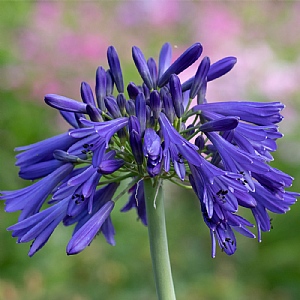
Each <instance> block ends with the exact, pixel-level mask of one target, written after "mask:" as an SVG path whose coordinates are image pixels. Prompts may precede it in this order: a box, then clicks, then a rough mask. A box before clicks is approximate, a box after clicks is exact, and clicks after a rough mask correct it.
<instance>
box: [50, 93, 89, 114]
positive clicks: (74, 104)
mask: <svg viewBox="0 0 300 300" xmlns="http://www.w3.org/2000/svg"><path fill="white" fill-rule="evenodd" d="M45 102H46V103H47V104H48V105H49V106H52V107H54V108H56V109H59V110H64V111H72V112H79V113H86V104H85V103H82V102H78V101H76V100H73V99H70V98H67V97H64V96H59V95H56V94H47V95H46V96H45Z"/></svg>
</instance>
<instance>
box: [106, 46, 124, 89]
mask: <svg viewBox="0 0 300 300" xmlns="http://www.w3.org/2000/svg"><path fill="white" fill-rule="evenodd" d="M107 60H108V65H109V68H110V70H111V74H112V77H113V79H114V82H115V84H116V87H117V90H118V92H119V93H124V83H123V75H122V70H121V65H120V60H119V56H118V53H117V51H116V49H115V48H114V47H113V46H110V47H108V49H107Z"/></svg>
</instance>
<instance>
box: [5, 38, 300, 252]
mask: <svg viewBox="0 0 300 300" xmlns="http://www.w3.org/2000/svg"><path fill="white" fill-rule="evenodd" d="M171 50H172V48H171V46H170V44H169V43H166V44H164V45H163V47H162V49H161V51H160V55H159V60H158V64H157V63H156V61H155V60H154V59H153V58H149V59H148V60H146V59H145V57H144V55H143V53H142V52H141V50H140V49H139V48H138V47H133V48H132V57H133V61H134V63H135V66H136V68H137V70H138V73H139V75H140V77H141V78H142V81H143V82H142V84H141V85H136V84H135V83H133V82H130V83H129V84H128V85H127V87H126V89H127V92H126V93H125V89H124V81H123V75H122V70H121V65H120V60H119V57H118V54H117V52H116V49H115V48H114V47H112V46H111V47H109V48H108V50H107V59H108V65H109V68H108V69H105V68H103V67H99V68H98V69H97V72H96V85H95V93H93V91H92V88H91V87H90V86H89V85H88V84H87V83H86V82H83V83H82V84H81V98H82V102H78V101H76V100H73V99H70V98H67V97H63V96H59V95H55V94H48V95H46V96H45V102H46V103H47V104H48V105H50V106H51V107H54V108H55V109H58V110H59V111H60V113H61V115H62V117H63V118H64V119H65V120H66V121H67V122H68V123H69V124H70V126H71V128H70V130H69V131H68V132H66V133H63V134H60V135H57V136H55V137H52V138H49V139H46V140H44V141H41V142H38V143H35V144H32V145H28V146H24V147H18V148H16V151H19V152H20V153H19V154H17V156H16V159H17V162H16V165H17V166H19V167H20V172H19V175H20V177H21V178H23V179H27V180H31V181H35V180H37V181H36V182H34V183H33V184H32V185H30V186H28V187H26V188H23V189H20V190H17V191H2V192H1V194H2V195H1V197H0V199H2V200H5V204H6V208H5V209H6V211H7V212H14V211H17V210H20V211H21V214H20V217H19V220H18V222H17V223H16V224H15V225H12V226H10V227H9V228H8V230H10V231H12V235H13V237H17V238H18V242H19V243H23V242H29V241H32V244H31V247H30V251H29V256H32V255H33V254H34V253H36V251H38V250H39V249H40V248H41V247H43V246H44V244H45V243H46V242H47V240H48V239H49V237H50V236H51V234H52V232H53V231H54V229H55V228H56V226H57V225H58V224H59V223H61V222H62V223H63V224H64V225H66V226H69V225H73V224H75V227H74V232H73V235H72V238H71V239H70V241H69V243H68V245H67V253H68V254H76V253H79V252H81V251H82V250H83V249H84V248H85V247H86V246H88V245H89V244H90V243H91V242H92V240H93V239H94V237H95V236H96V235H97V234H99V233H102V234H103V235H104V237H105V239H106V240H107V242H108V243H110V244H112V245H114V244H115V240H114V235H115V231H114V227H113V224H112V220H111V212H112V210H113V208H114V204H115V201H116V200H118V199H119V198H120V195H123V194H124V193H125V192H129V195H130V196H129V200H128V202H127V203H126V204H125V206H124V207H123V208H122V211H124V212H125V211H128V210H130V209H132V208H135V209H136V210H137V214H138V217H139V219H140V220H141V221H142V223H143V224H145V225H147V216H146V208H145V196H144V185H143V179H145V178H149V177H150V178H152V179H153V183H154V184H160V183H161V182H162V181H164V180H170V181H171V182H173V183H176V184H178V185H180V186H183V187H186V188H192V189H193V190H194V192H195V194H196V195H197V197H198V198H199V202H200V207H201V212H202V215H203V218H204V221H205V223H206V225H207V226H208V228H209V230H210V233H211V237H212V256H213V257H214V256H215V254H216V242H218V245H219V246H220V248H221V249H222V250H223V251H225V252H226V253H227V254H229V255H231V254H233V253H234V252H235V250H236V238H235V234H234V231H235V232H239V233H241V234H243V235H245V236H247V237H250V238H254V237H255V236H254V234H253V233H252V232H251V231H250V230H249V227H253V226H254V225H253V224H252V223H250V222H249V221H248V220H246V219H244V218H243V217H241V216H240V215H238V214H237V213H238V209H239V207H244V208H248V209H249V210H251V212H252V214H253V216H254V219H255V221H256V224H257V229H258V239H259V240H261V231H269V230H270V226H271V225H270V217H269V214H268V211H270V212H273V213H278V214H280V213H285V212H286V211H288V210H289V209H290V206H291V205H292V204H294V203H295V201H296V197H298V196H299V194H298V193H294V192H289V191H285V188H286V187H289V186H291V184H292V180H293V179H292V178H291V177H290V176H289V175H287V174H285V173H283V172H281V171H280V170H278V169H275V168H273V167H271V166H270V164H269V162H270V161H271V160H272V159H273V158H272V155H271V152H273V151H275V150H276V140H277V139H278V138H281V137H282V134H280V133H279V132H278V126H277V125H276V124H277V123H279V122H280V121H281V120H282V116H281V115H280V111H281V110H282V109H283V107H284V105H283V104H281V103H279V102H269V103H260V102H238V101H232V102H218V103H207V99H206V89H207V85H208V82H209V81H212V80H215V79H216V78H219V77H221V76H223V75H224V74H226V73H227V72H229V71H230V70H231V69H232V68H233V66H234V65H235V63H236V58H234V57H225V58H223V59H221V60H219V61H217V62H215V63H213V64H211V63H210V59H209V58H208V57H204V58H203V59H202V60H201V62H200V63H199V66H198V69H197V71H196V73H195V76H194V77H192V78H190V79H189V80H187V81H186V82H184V83H181V82H180V79H179V77H178V74H179V73H181V72H182V71H184V70H185V69H187V68H188V67H189V66H190V65H192V64H193V63H194V62H196V61H197V60H198V58H199V57H200V55H201V53H202V46H201V44H199V43H195V44H194V45H192V46H191V47H189V48H188V49H187V50H186V51H185V52H184V53H183V54H182V55H181V56H180V57H179V58H177V59H176V60H175V61H174V62H173V63H172V62H171V60H172V58H171V54H172V53H171V52H172V51H171ZM115 89H116V91H114V90H115ZM193 99H195V102H196V101H197V104H196V105H194V106H193V107H191V106H192V100H193ZM128 178H130V179H131V183H130V184H129V186H128V188H127V189H126V190H125V191H122V192H121V193H119V194H118V195H117V196H114V195H115V194H116V191H117V189H118V187H119V185H120V182H122V181H123V180H125V179H128ZM45 203H46V204H45ZM44 204H45V205H44ZM45 207H46V208H45Z"/></svg>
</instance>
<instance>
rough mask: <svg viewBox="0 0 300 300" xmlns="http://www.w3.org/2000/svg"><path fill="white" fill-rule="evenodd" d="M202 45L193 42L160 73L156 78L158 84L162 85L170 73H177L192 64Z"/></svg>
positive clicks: (197, 56)
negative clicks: (157, 78)
mask: <svg viewBox="0 0 300 300" xmlns="http://www.w3.org/2000/svg"><path fill="white" fill-rule="evenodd" d="M201 53H202V46H201V44H200V43H195V44H194V45H192V46H191V47H189V48H188V49H187V50H186V51H184V53H182V54H181V55H180V56H179V57H178V58H177V59H176V60H175V61H174V62H173V64H172V65H171V66H170V67H169V68H168V69H167V70H166V71H165V72H164V73H163V74H162V75H161V77H160V78H159V80H158V86H159V87H162V86H164V85H165V84H166V83H167V82H168V81H169V78H170V76H171V75H172V74H176V75H178V74H179V73H181V72H182V71H183V70H185V69H187V68H188V67H189V66H190V65H192V64H193V63H194V62H195V61H196V60H197V59H198V58H199V56H200V55H201Z"/></svg>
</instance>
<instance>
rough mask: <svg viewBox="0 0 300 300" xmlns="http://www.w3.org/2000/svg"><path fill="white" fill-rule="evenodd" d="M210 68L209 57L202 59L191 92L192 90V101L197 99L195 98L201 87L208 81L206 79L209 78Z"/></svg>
mask: <svg viewBox="0 0 300 300" xmlns="http://www.w3.org/2000/svg"><path fill="white" fill-rule="evenodd" d="M209 68H210V59H209V58H208V57H207V56H205V57H204V58H203V59H202V61H201V63H200V65H199V67H198V69H197V72H196V75H195V78H194V81H193V83H192V86H191V90H190V99H194V98H195V96H196V95H197V94H198V92H199V90H200V88H201V86H202V85H203V84H204V82H205V81H206V80H207V79H206V77H207V74H208V71H209Z"/></svg>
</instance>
